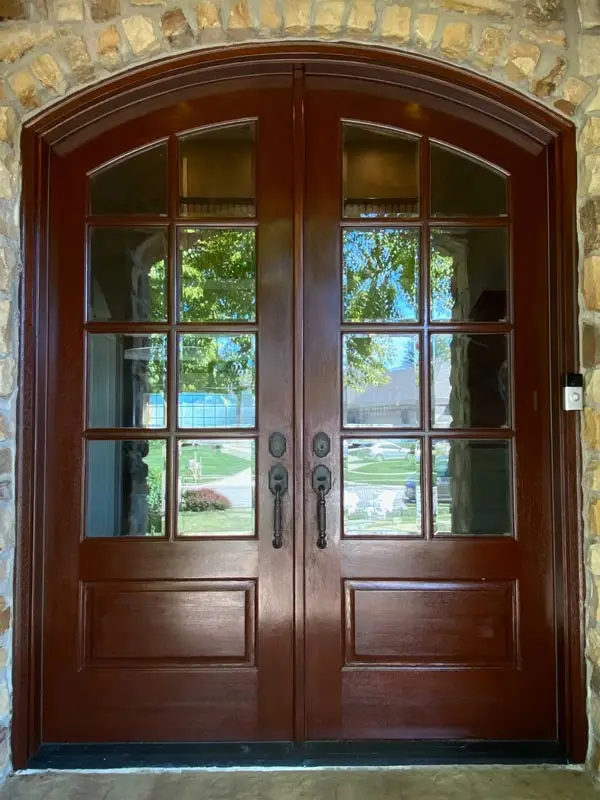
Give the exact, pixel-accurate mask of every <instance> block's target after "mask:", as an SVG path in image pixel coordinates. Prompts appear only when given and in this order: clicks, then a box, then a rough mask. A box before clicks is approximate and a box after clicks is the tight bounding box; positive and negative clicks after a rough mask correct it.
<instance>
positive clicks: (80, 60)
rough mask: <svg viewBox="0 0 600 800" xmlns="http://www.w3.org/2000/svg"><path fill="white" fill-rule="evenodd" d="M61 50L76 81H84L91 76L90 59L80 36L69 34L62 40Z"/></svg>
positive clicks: (92, 70) (92, 69)
mask: <svg viewBox="0 0 600 800" xmlns="http://www.w3.org/2000/svg"><path fill="white" fill-rule="evenodd" d="M61 50H62V53H63V55H64V57H65V58H66V59H67V61H68V63H69V66H70V68H71V72H72V73H73V75H74V76H75V77H76V78H77V80H78V81H86V80H88V79H89V78H91V77H92V75H93V74H94V68H93V66H92V59H91V56H90V53H89V50H88V49H87V45H86V43H85V42H84V40H83V39H82V38H81V36H69V37H68V38H67V39H65V40H64V41H63V42H62V44H61Z"/></svg>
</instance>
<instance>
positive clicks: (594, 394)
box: [585, 369, 600, 405]
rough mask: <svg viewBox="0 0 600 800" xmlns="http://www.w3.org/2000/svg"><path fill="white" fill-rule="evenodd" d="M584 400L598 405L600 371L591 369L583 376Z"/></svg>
mask: <svg viewBox="0 0 600 800" xmlns="http://www.w3.org/2000/svg"><path fill="white" fill-rule="evenodd" d="M585 396H586V400H590V401H591V402H593V403H597V404H598V405H600V370H595V369H592V370H590V371H589V372H588V373H587V374H586V376H585Z"/></svg>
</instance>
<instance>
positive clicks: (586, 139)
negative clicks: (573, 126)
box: [579, 117, 600, 153]
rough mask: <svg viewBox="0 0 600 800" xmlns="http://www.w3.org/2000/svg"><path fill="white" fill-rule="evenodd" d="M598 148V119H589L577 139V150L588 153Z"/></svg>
mask: <svg viewBox="0 0 600 800" xmlns="http://www.w3.org/2000/svg"><path fill="white" fill-rule="evenodd" d="M599 147H600V117H589V119H588V120H587V122H586V123H585V125H584V126H583V130H582V131H581V135H580V137H579V149H580V151H581V152H582V153H590V152H591V151H592V150H596V149H597V148H599Z"/></svg>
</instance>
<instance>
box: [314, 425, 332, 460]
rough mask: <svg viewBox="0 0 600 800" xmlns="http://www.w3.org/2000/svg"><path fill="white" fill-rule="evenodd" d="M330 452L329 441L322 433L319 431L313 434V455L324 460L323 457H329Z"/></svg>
mask: <svg viewBox="0 0 600 800" xmlns="http://www.w3.org/2000/svg"><path fill="white" fill-rule="evenodd" d="M330 450H331V439H330V438H329V436H328V435H327V434H326V433H325V432H324V431H319V433H315V436H314V439H313V453H314V454H315V455H316V456H317V457H318V458H325V456H328V455H329V452H330Z"/></svg>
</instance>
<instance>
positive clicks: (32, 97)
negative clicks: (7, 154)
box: [0, 70, 41, 197]
mask: <svg viewBox="0 0 600 800" xmlns="http://www.w3.org/2000/svg"><path fill="white" fill-rule="evenodd" d="M8 82H9V84H10V86H11V88H12V90H13V92H14V93H15V94H16V96H17V100H18V101H19V103H20V104H21V105H22V106H23V108H27V109H33V108H39V107H40V105H41V103H40V98H39V97H38V93H37V89H36V85H35V81H34V79H33V75H32V74H31V72H30V71H29V70H21V71H20V72H16V73H15V74H14V75H11V77H10V78H9V79H8ZM5 187H6V176H4V175H2V173H1V171H0V197H10V195H7V194H5V191H6V190H5ZM11 194H12V192H11Z"/></svg>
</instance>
